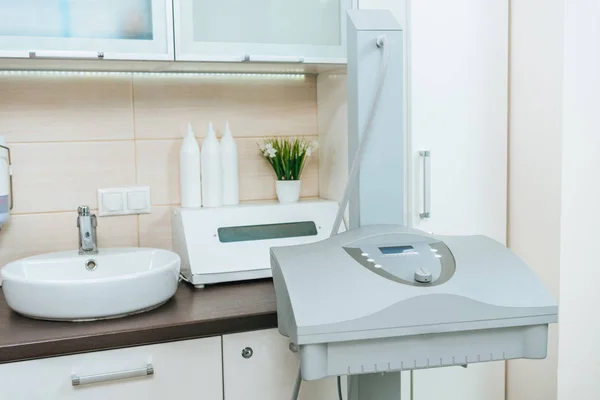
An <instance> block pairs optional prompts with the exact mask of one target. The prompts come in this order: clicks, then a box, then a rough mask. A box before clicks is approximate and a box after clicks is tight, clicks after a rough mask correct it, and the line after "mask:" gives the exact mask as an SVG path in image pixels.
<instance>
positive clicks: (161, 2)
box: [0, 0, 174, 60]
mask: <svg viewBox="0 0 600 400" xmlns="http://www.w3.org/2000/svg"><path fill="white" fill-rule="evenodd" d="M172 11H173V8H172V0H125V1H123V0H19V1H14V0H0V57H17V58H27V57H30V53H32V52H35V56H36V57H38V58H76V59H98V54H99V53H102V54H103V58H104V59H107V60H173V57H174V54H173V18H172Z"/></svg>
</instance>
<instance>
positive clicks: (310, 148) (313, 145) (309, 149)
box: [306, 140, 319, 157]
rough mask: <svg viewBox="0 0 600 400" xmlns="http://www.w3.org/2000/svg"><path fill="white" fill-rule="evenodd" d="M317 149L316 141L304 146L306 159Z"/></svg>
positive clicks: (317, 143)
mask: <svg viewBox="0 0 600 400" xmlns="http://www.w3.org/2000/svg"><path fill="white" fill-rule="evenodd" d="M318 148H319V142H317V141H316V140H315V141H313V142H311V143H310V144H307V145H306V155H307V156H308V157H310V156H312V153H313V151H315V150H316V149H318Z"/></svg>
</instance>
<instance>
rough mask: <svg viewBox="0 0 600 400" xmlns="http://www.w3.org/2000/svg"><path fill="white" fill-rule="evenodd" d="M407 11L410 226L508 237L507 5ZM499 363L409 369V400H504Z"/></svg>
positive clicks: (428, 6)
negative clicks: (427, 214) (411, 381)
mask: <svg viewBox="0 0 600 400" xmlns="http://www.w3.org/2000/svg"><path fill="white" fill-rule="evenodd" d="M408 16H409V17H408V20H409V23H408V44H409V47H408V49H409V53H408V62H409V93H408V95H409V105H408V108H409V110H410V111H409V132H410V135H409V140H410V141H411V143H410V144H409V149H411V150H412V153H411V154H410V156H409V158H408V160H409V171H411V172H410V173H409V185H410V187H411V188H412V191H411V198H410V199H409V221H408V222H409V224H410V225H411V226H412V227H414V228H417V229H421V230H424V231H427V232H434V233H436V234H484V235H487V236H490V237H492V238H494V239H496V240H498V241H500V242H502V243H505V241H506V207H507V204H506V196H507V194H506V188H507V177H506V174H507V107H508V99H507V93H508V2H507V1H506V0H487V1H481V0H456V1H447V0H418V1H417V0H413V1H410V4H409V8H408ZM421 151H429V152H430V153H429V160H425V159H424V157H422V156H420V155H419V154H420V152H421ZM424 161H425V162H428V163H429V165H428V167H429V176H427V178H428V179H425V180H424V178H425V177H426V176H425V174H424ZM425 197H429V202H427V201H425ZM427 203H429V204H427ZM425 212H429V216H428V217H427V218H422V217H421V214H423V213H425ZM504 364H505V363H504V362H497V363H486V364H481V365H470V366H469V367H468V368H467V369H464V368H462V367H451V368H439V369H430V370H421V371H415V372H413V396H414V397H413V400H438V399H439V400H503V399H504V382H505V367H504Z"/></svg>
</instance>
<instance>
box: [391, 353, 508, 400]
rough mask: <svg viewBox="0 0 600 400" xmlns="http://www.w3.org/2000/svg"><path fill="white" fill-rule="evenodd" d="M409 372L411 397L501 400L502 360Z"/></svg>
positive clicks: (446, 399) (448, 399) (416, 399)
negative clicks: (411, 383)
mask: <svg viewBox="0 0 600 400" xmlns="http://www.w3.org/2000/svg"><path fill="white" fill-rule="evenodd" d="M413 374H414V375H413V399H412V400H504V382H505V379H504V377H505V362H504V361H496V362H489V363H481V364H469V366H468V367H467V368H463V367H446V368H432V369H424V370H418V371H414V372H413ZM402 400H404V399H402Z"/></svg>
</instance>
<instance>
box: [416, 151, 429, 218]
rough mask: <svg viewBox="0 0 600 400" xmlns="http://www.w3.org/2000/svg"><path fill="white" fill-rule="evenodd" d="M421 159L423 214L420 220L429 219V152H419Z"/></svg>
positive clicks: (420, 215)
mask: <svg viewBox="0 0 600 400" xmlns="http://www.w3.org/2000/svg"><path fill="white" fill-rule="evenodd" d="M419 156H421V157H422V158H423V212H422V213H420V214H419V217H421V218H423V219H424V218H431V152H430V151H429V150H423V151H419Z"/></svg>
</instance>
